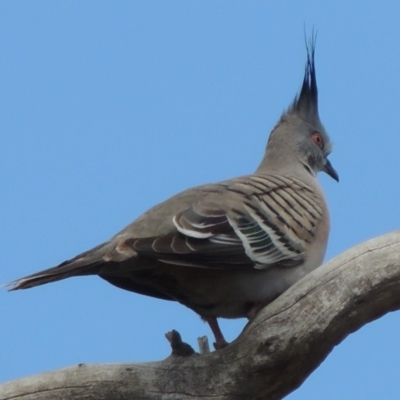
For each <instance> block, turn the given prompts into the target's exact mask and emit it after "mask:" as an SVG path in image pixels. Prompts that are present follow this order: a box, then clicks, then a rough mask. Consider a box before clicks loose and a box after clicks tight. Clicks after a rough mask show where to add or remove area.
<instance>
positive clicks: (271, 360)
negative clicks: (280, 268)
mask: <svg viewBox="0 0 400 400" xmlns="http://www.w3.org/2000/svg"><path fill="white" fill-rule="evenodd" d="M399 308H400V232H394V233H390V234H387V235H384V236H381V237H378V238H375V239H373V240H370V241H368V242H365V243H362V244H361V245H358V246H356V247H354V248H352V249H350V250H348V251H346V252H345V253H343V254H341V255H339V256H338V257H336V258H334V259H333V260H331V261H330V262H328V263H326V264H324V265H323V266H321V267H320V268H318V269H317V270H316V271H314V272H313V273H311V274H309V275H308V276H307V277H306V278H305V279H303V280H301V281H300V282H298V283H297V284H296V285H294V286H293V287H292V288H290V289H289V290H288V291H287V292H285V293H284V294H283V295H282V296H280V297H279V298H278V299H276V300H275V301H274V302H273V303H271V304H270V305H269V306H268V307H266V308H265V309H264V310H262V311H261V312H260V313H259V314H258V315H257V317H256V318H255V320H254V321H253V322H252V323H251V324H249V325H248V326H247V327H246V328H245V330H244V331H243V333H242V334H241V335H240V336H239V338H238V339H237V340H235V341H234V342H233V343H232V344H230V345H229V346H228V347H226V348H224V349H222V350H219V351H216V352H212V353H209V354H204V355H201V356H199V355H190V356H187V357H179V356H171V357H169V358H167V359H166V360H164V361H160V362H152V363H140V364H122V365H121V364H119V365H113V364H110V365H79V366H74V367H70V368H66V369H62V370H58V371H53V372H49V373H45V374H42V375H38V376H33V377H29V378H24V379H21V380H17V381H13V382H8V383H5V384H3V385H1V386H0V400H10V399H15V398H18V399H19V400H21V399H24V400H39V399H40V400H47V399H48V400H50V399H51V400H57V399H71V400H78V399H79V400H80V399H86V400H87V399H96V400H103V399H104V400H109V399H113V400H115V399H119V400H124V399H129V400H131V399H143V400H155V399H162V400H165V399H174V400H177V399H191V400H193V399H202V400H206V399H213V400H223V399H229V400H231V399H242V400H245V399H246V400H248V399H271V400H272V399H281V398H283V397H284V396H285V395H287V394H289V393H290V392H292V391H293V390H295V389H296V388H297V387H299V386H300V385H301V384H302V382H304V380H305V379H306V378H307V377H308V376H309V375H310V374H311V372H312V371H314V370H315V369H316V368H317V367H318V366H319V364H320V363H321V362H322V361H323V360H324V359H325V358H326V357H327V355H328V354H329V353H330V351H331V350H332V349H333V347H334V346H336V345H337V344H338V343H340V342H341V341H342V340H343V339H344V338H345V337H346V336H347V335H349V334H350V333H352V332H354V331H355V330H357V329H359V328H361V327H362V326H363V325H365V324H367V323H368V322H371V321H373V320H375V319H377V318H379V317H381V316H382V315H384V314H386V313H388V312H390V311H394V310H398V309H399Z"/></svg>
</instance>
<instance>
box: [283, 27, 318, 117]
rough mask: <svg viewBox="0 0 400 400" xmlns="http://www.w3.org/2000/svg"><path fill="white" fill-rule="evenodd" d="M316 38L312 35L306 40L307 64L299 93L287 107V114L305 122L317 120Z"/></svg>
mask: <svg viewBox="0 0 400 400" xmlns="http://www.w3.org/2000/svg"><path fill="white" fill-rule="evenodd" d="M316 39H317V36H316V34H314V33H313V34H312V35H311V38H310V40H309V42H307V40H306V48H307V62H306V68H305V72H304V79H303V84H302V86H301V91H300V93H299V94H298V95H297V96H296V97H295V99H294V100H293V103H292V104H291V106H290V107H289V110H288V113H290V114H299V115H300V116H301V117H302V118H304V119H306V120H314V119H318V118H319V116H318V88H317V77H316V74H315V64H314V54H315V43H316Z"/></svg>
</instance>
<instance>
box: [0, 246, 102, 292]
mask: <svg viewBox="0 0 400 400" xmlns="http://www.w3.org/2000/svg"><path fill="white" fill-rule="evenodd" d="M107 244H108V243H104V244H101V245H100V246H97V247H95V248H93V249H91V250H89V251H86V252H84V253H81V254H79V255H77V256H76V257H74V258H72V259H71V260H67V261H64V262H63V263H61V264H60V265H58V266H56V267H53V268H49V269H45V270H43V271H40V272H37V273H35V274H32V275H28V276H25V277H23V278H20V279H17V280H15V281H13V282H10V283H7V284H5V285H4V286H6V287H8V288H9V289H8V290H9V291H12V290H18V289H28V288H31V287H34V286H39V285H44V284H45V283H50V282H55V281H59V280H61V279H66V278H70V277H71V276H81V275H94V274H97V273H99V271H100V270H101V268H102V267H103V266H104V264H105V262H106V261H105V260H104V258H103V256H104V254H105V253H106V252H107V250H108V249H107V247H108V246H107Z"/></svg>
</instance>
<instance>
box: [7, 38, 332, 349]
mask: <svg viewBox="0 0 400 400" xmlns="http://www.w3.org/2000/svg"><path fill="white" fill-rule="evenodd" d="M315 41H316V40H315V36H314V35H313V36H312V38H311V39H310V40H309V41H307V40H306V56H307V57H306V63H305V72H304V77H303V80H302V85H301V89H300V91H299V92H298V93H297V94H296V96H295V98H294V100H293V101H292V102H291V104H290V105H289V107H288V108H287V109H286V111H284V112H283V114H282V115H281V117H280V118H279V120H278V122H277V124H276V125H275V127H274V128H273V129H272V131H271V133H270V135H269V139H268V142H267V146H266V150H265V154H264V156H263V158H262V160H261V163H260V165H259V166H258V168H257V169H256V171H255V172H254V173H253V174H251V175H246V176H241V177H238V178H233V179H230V180H225V181H222V182H219V183H213V184H205V185H201V186H197V187H194V188H191V189H187V190H185V191H183V192H181V193H178V194H176V195H174V196H172V197H171V198H169V199H167V200H166V201H164V202H162V203H160V204H157V205H155V206H153V207H152V208H150V209H149V210H148V211H147V212H145V213H144V214H143V215H141V216H139V217H138V218H137V219H136V220H135V221H134V222H132V223H131V224H130V225H128V226H127V227H126V228H124V229H123V230H121V231H120V232H118V233H117V234H116V235H114V236H113V237H111V239H109V240H107V241H105V242H104V243H102V244H100V245H98V246H96V247H94V248H92V249H91V250H88V251H85V252H83V253H81V254H79V255H77V256H76V257H74V258H72V259H69V260H67V261H64V262H62V263H61V264H59V265H58V266H55V267H52V268H49V269H46V270H43V271H40V272H37V273H34V274H32V275H29V276H26V277H23V278H20V279H17V280H15V281H13V282H10V283H9V284H8V286H9V290H10V291H12V290H17V289H27V288H31V287H34V286H39V285H42V284H46V283H50V282H55V281H59V280H61V279H65V278H69V277H74V276H84V275H98V276H99V277H101V278H103V279H104V280H106V281H108V282H109V283H111V284H112V285H115V286H116V287H118V288H121V289H125V290H128V291H131V292H136V293H139V294H142V295H147V296H152V297H155V298H158V299H162V300H170V301H176V302H179V303H181V304H183V305H184V306H186V307H188V308H190V309H191V310H193V311H194V312H195V313H197V314H198V315H199V316H200V317H201V318H202V319H203V320H204V321H205V322H207V323H208V325H209V326H210V328H211V331H212V333H213V335H214V337H215V342H214V347H215V349H221V348H224V347H225V346H227V345H228V342H227V341H226V339H225V337H224V335H223V333H222V331H221V329H220V327H219V324H218V318H246V317H247V318H248V319H249V320H252V319H253V318H254V317H255V315H256V314H257V313H258V312H259V310H260V309H262V308H263V307H265V306H267V305H268V304H269V303H271V302H272V301H273V300H274V299H276V298H277V297H278V296H280V295H281V294H282V293H283V292H285V291H286V290H287V289H288V288H289V287H290V286H292V285H293V284H294V283H296V282H297V281H299V280H300V279H302V278H303V277H304V276H306V275H307V274H308V273H310V272H311V271H313V270H314V269H316V268H318V267H319V266H320V265H321V264H322V262H323V259H324V256H325V251H326V247H327V243H328V236H329V231H330V217H329V210H328V206H327V202H326V199H325V195H324V193H323V190H322V188H321V186H320V184H319V182H318V179H317V174H318V173H319V172H325V173H327V174H328V175H329V176H330V177H331V178H333V179H334V180H336V181H339V175H338V173H337V172H336V170H335V169H334V168H333V166H332V164H331V162H330V161H329V159H328V156H329V154H330V153H331V151H332V143H331V140H330V138H329V135H328V133H327V131H326V130H325V128H324V126H323V124H322V122H321V120H320V117H319V113H318V88H317V80H316V69H315Z"/></svg>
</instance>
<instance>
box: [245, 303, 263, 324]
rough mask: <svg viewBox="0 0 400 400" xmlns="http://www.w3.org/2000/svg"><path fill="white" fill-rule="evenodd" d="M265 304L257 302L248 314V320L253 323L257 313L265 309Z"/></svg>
mask: <svg viewBox="0 0 400 400" xmlns="http://www.w3.org/2000/svg"><path fill="white" fill-rule="evenodd" d="M265 305H266V304H265V303H261V302H255V303H254V304H253V305H252V307H251V308H250V309H249V311H248V312H247V318H248V320H249V321H251V320H252V319H253V318H254V317H255V316H256V315H257V313H258V312H259V311H260V310H261V309H262V308H264V307H265Z"/></svg>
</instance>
